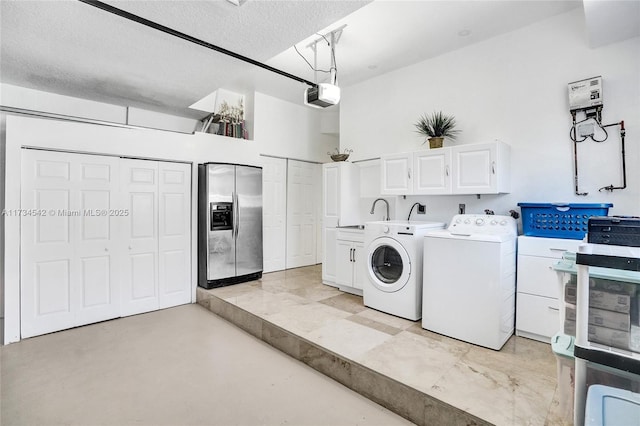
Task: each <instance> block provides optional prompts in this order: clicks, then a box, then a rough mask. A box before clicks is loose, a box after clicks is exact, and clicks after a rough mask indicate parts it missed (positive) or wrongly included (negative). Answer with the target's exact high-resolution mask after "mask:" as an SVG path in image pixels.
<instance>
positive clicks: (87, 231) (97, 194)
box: [20, 150, 120, 337]
mask: <svg viewBox="0 0 640 426" xmlns="http://www.w3.org/2000/svg"><path fill="white" fill-rule="evenodd" d="M22 163H23V164H22V170H23V175H22V194H21V210H20V211H21V212H23V213H24V214H23V215H22V216H21V299H20V300H21V335H22V337H31V336H36V335H40V334H44V333H49V332H52V331H57V330H62V329H66V328H70V327H74V326H78V325H83V324H88V323H92V322H97V321H103V320H105V319H109V318H115V317H118V316H119V301H118V300H117V295H118V291H119V289H118V280H117V277H116V274H117V259H116V254H117V244H116V241H117V239H118V235H117V229H118V228H117V223H116V221H117V220H119V219H120V217H117V216H116V215H115V214H114V210H117V207H118V206H117V204H116V203H117V200H116V194H117V182H118V178H119V176H118V159H117V158H112V157H103V156H94V155H79V154H70V153H61V152H50V151H38V150H24V151H23V152H22Z"/></svg>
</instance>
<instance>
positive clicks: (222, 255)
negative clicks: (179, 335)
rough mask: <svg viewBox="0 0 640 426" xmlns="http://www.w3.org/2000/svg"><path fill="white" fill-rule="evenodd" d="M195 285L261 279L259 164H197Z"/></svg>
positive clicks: (208, 286)
mask: <svg viewBox="0 0 640 426" xmlns="http://www.w3.org/2000/svg"><path fill="white" fill-rule="evenodd" d="M198 192H199V194H198V195H199V197H198V204H199V206H198V285H199V286H200V287H204V288H207V289H209V288H214V287H221V286H224V285H229V284H236V283H240V282H245V281H251V280H254V279H258V278H260V277H262V168H260V167H253V166H242V165H236V164H221V163H205V164H200V165H198Z"/></svg>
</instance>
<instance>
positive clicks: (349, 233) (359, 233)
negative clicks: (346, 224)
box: [336, 228, 364, 243]
mask: <svg viewBox="0 0 640 426" xmlns="http://www.w3.org/2000/svg"><path fill="white" fill-rule="evenodd" d="M337 229H338V234H337V236H336V239H337V240H343V241H353V242H356V243H364V231H363V230H361V229H348V228H347V229H345V228H337Z"/></svg>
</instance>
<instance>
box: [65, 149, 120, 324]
mask: <svg viewBox="0 0 640 426" xmlns="http://www.w3.org/2000/svg"><path fill="white" fill-rule="evenodd" d="M68 155H77V154H68ZM119 161H120V160H119V159H118V158H115V157H106V156H100V155H79V156H78V159H77V169H75V170H77V174H76V175H75V176H77V183H76V184H75V185H76V189H77V196H76V195H75V194H76V192H75V191H74V192H73V194H74V197H73V198H72V200H73V203H74V205H75V206H76V207H74V209H72V214H73V215H75V216H71V217H70V220H71V224H72V229H74V230H75V231H76V232H74V233H73V235H74V239H73V245H74V248H75V250H76V264H75V265H74V284H73V287H74V290H75V291H77V292H79V294H78V295H77V312H76V324H78V325H83V324H90V323H94V322H98V321H104V320H106V319H110V318H116V317H118V316H120V302H119V300H118V294H119V281H118V279H117V271H118V264H117V263H118V243H117V242H118V240H119V238H120V235H118V234H117V232H116V231H115V229H116V228H117V223H116V221H118V220H120V219H121V217H119V216H116V215H115V214H116V212H117V211H118V210H119V209H118V207H119V205H118V199H117V195H116V194H117V193H118V182H119V179H120V174H119V170H118V169H119Z"/></svg>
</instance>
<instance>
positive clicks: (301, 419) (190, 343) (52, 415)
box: [0, 305, 410, 426]
mask: <svg viewBox="0 0 640 426" xmlns="http://www.w3.org/2000/svg"><path fill="white" fill-rule="evenodd" d="M0 366H1V368H2V371H1V376H0V378H1V384H0V389H1V397H0V402H1V408H0V415H1V417H0V424H2V425H5V426H8V425H61V424H65V425H258V424H260V425H284V424H291V425H364V424H366V425H403V424H410V423H409V422H408V421H407V420H405V419H403V418H401V417H399V416H397V415H396V414H394V413H392V412H391V411H389V410H387V409H385V408H383V407H381V406H379V405H377V404H375V403H374V402H372V401H370V400H368V399H366V398H364V397H362V396H361V395H359V394H357V393H355V392H353V391H351V390H349V389H347V388H346V387H344V386H342V385H340V384H339V383H337V382H335V381H333V380H331V379H329V378H327V377H326V376H324V375H322V374H320V373H318V372H317V371H315V370H313V369H311V368H310V367H308V366H306V365H304V364H302V363H301V362H299V361H296V360H294V359H293V358H291V357H289V356H287V355H285V354H284V353H282V352H280V351H278V350H277V349H275V348H273V347H271V346H269V345H267V344H266V343H264V342H262V341H260V340H258V339H256V338H255V337H253V336H251V335H249V334H247V333H245V332H244V331H241V330H240V329H238V328H236V327H235V326H233V325H231V324H229V323H228V322H226V321H224V320H222V319H221V318H220V317H218V316H216V315H214V314H213V313H211V312H209V311H207V310H206V309H205V308H203V307H201V306H199V305H185V306H180V307H176V308H171V309H165V310H162V311H156V312H152V313H148V314H142V315H136V316H133V317H127V318H121V319H116V320H112V321H106V322H102V323H98V324H93V325H89V326H85V327H80V328H75V329H71V330H66V331H62V332H58V333H53V334H49V335H45V336H39V337H34V338H31V339H26V340H23V341H21V342H19V343H15V344H11V345H8V346H3V347H1V348H0Z"/></svg>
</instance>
